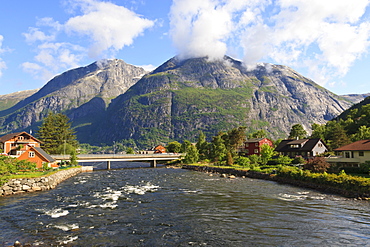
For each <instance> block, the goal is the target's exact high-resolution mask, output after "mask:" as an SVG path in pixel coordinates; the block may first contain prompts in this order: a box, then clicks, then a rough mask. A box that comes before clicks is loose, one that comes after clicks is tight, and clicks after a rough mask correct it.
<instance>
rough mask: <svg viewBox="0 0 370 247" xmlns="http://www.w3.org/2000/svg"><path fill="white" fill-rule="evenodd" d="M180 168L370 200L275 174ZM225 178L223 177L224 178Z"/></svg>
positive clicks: (193, 167) (365, 195) (197, 167)
mask: <svg viewBox="0 0 370 247" xmlns="http://www.w3.org/2000/svg"><path fill="white" fill-rule="evenodd" d="M182 168H184V169H189V170H194V171H200V172H207V173H218V174H220V175H221V176H222V174H228V175H232V176H236V177H249V178H258V179H265V180H271V181H275V182H278V183H284V184H290V185H294V186H298V187H303V188H309V189H315V190H318V191H321V192H325V193H331V194H336V195H340V196H344V197H348V198H354V199H360V200H370V193H368V194H364V193H358V192H357V191H353V190H344V189H341V188H336V187H331V186H325V185H322V184H317V183H313V182H308V181H301V180H294V179H290V178H283V177H278V176H276V175H275V174H266V173H260V172H255V171H247V170H235V169H232V168H222V167H210V166H192V165H183V166H182ZM224 177H225V176H224Z"/></svg>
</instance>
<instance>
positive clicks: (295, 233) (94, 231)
mask: <svg viewBox="0 0 370 247" xmlns="http://www.w3.org/2000/svg"><path fill="white" fill-rule="evenodd" d="M369 208H370V203H369V202H367V201H356V200H349V199H346V198H343V197H339V196H334V195H329V194H324V193H320V192H316V191H312V190H309V189H302V188H297V187H293V186H289V185H282V184H278V183H276V182H272V181H265V180H258V179H250V178H236V179H228V178H221V177H219V176H216V175H214V176H210V175H209V174H206V173H201V172H194V171H189V170H183V169H167V168H137V169H119V170H99V171H94V172H89V173H82V174H79V175H77V176H75V177H73V178H70V179H68V180H66V181H64V182H63V183H61V184H60V185H58V186H57V188H56V189H54V190H50V191H43V192H37V193H27V194H21V195H15V196H10V197H2V198H0V212H1V214H0V235H1V236H0V243H1V244H2V245H3V246H9V245H11V244H13V243H14V242H15V241H16V240H18V241H20V242H21V243H31V245H32V246H370V211H369Z"/></svg>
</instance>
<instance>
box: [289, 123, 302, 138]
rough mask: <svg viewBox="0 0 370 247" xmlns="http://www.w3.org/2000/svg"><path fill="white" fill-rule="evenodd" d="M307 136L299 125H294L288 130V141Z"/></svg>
mask: <svg viewBox="0 0 370 247" xmlns="http://www.w3.org/2000/svg"><path fill="white" fill-rule="evenodd" d="M306 136H307V132H306V131H305V130H304V128H303V126H302V125H301V124H295V125H293V126H292V128H291V129H290V133H289V137H288V138H289V139H303V138H305V137H306Z"/></svg>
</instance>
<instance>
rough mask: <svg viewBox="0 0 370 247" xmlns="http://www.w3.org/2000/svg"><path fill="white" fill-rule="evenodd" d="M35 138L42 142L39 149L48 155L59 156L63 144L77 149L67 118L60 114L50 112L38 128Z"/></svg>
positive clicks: (74, 136)
mask: <svg viewBox="0 0 370 247" xmlns="http://www.w3.org/2000/svg"><path fill="white" fill-rule="evenodd" d="M37 137H38V138H39V139H40V140H41V141H42V144H41V147H42V148H43V149H44V150H45V152H47V153H50V154H58V153H59V154H60V150H61V149H62V148H61V147H63V146H64V145H65V144H70V145H71V146H72V147H74V148H75V149H76V148H77V147H78V142H77V140H76V135H75V131H74V130H73V129H72V128H71V123H70V122H69V118H68V117H67V116H66V115H64V114H62V113H57V114H55V113H52V112H50V113H49V114H48V116H47V117H46V118H45V119H44V121H43V123H42V125H41V126H40V127H39V131H38V133H37ZM63 149H64V148H63Z"/></svg>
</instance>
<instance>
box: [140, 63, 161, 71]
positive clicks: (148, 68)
mask: <svg viewBox="0 0 370 247" xmlns="http://www.w3.org/2000/svg"><path fill="white" fill-rule="evenodd" d="M137 66H138V67H141V68H143V69H145V71H153V70H155V69H156V68H157V67H158V66H155V65H153V64H146V65H137Z"/></svg>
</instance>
